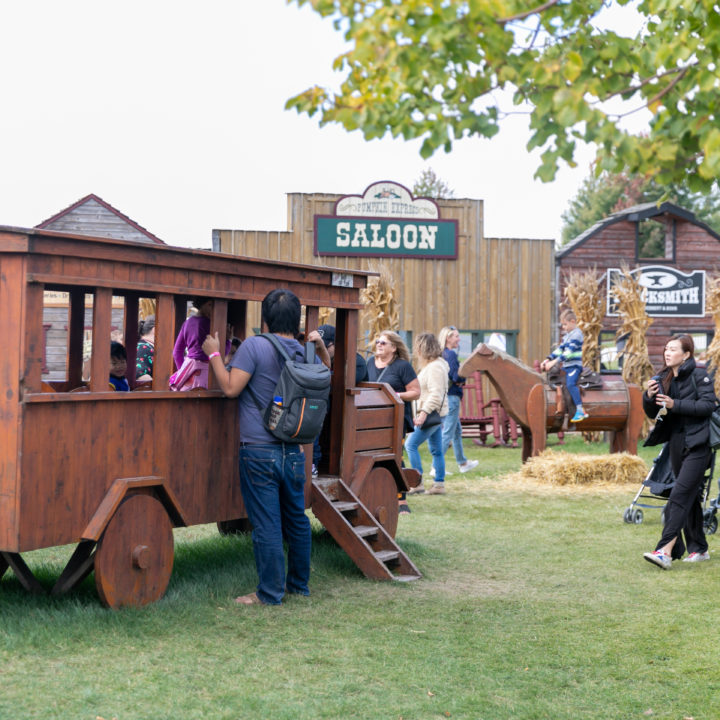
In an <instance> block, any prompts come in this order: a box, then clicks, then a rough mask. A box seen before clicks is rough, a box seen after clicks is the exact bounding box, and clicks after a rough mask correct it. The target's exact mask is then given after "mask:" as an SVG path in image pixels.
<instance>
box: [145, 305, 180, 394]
mask: <svg viewBox="0 0 720 720" xmlns="http://www.w3.org/2000/svg"><path fill="white" fill-rule="evenodd" d="M182 318H183V320H184V319H185V316H184V315H182ZM177 321H178V317H177V307H176V304H175V300H174V298H173V296H172V295H167V294H166V293H161V294H160V295H158V297H157V308H156V313H155V355H154V356H153V384H152V386H153V390H167V389H168V383H169V380H170V376H171V375H172V374H173V372H174V371H175V367H174V365H173V358H172V351H173V348H174V347H175V337H176V335H177V330H176V326H177Z"/></svg>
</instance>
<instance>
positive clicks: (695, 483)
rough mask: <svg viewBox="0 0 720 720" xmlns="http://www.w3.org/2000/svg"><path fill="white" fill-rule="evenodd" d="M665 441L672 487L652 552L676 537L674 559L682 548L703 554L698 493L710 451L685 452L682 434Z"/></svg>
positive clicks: (700, 495) (701, 489) (702, 448)
mask: <svg viewBox="0 0 720 720" xmlns="http://www.w3.org/2000/svg"><path fill="white" fill-rule="evenodd" d="M669 442H670V464H671V465H672V469H673V473H674V474H675V484H674V485H673V488H672V490H671V491H670V497H669V498H668V501H667V505H666V506H665V526H664V527H663V533H662V537H661V538H660V542H659V543H658V544H657V548H656V549H657V550H659V549H660V548H661V547H664V546H665V545H667V544H668V543H669V542H670V541H671V540H672V539H673V538H675V537H676V538H677V541H676V543H675V546H674V547H673V549H672V558H673V560H677V559H679V558H681V557H682V556H683V555H684V554H685V545H687V551H688V552H689V553H693V552H699V553H704V552H707V549H708V544H707V540H706V539H705V530H704V529H703V509H702V491H703V486H704V484H705V470H706V469H707V467H708V465H709V464H710V448H709V447H708V446H707V445H702V446H700V447H696V448H693V449H692V450H687V449H686V448H685V434H684V433H682V432H680V433H673V434H672V435H671V436H670V441H669ZM681 531H682V532H681ZM683 535H685V541H684V542H683Z"/></svg>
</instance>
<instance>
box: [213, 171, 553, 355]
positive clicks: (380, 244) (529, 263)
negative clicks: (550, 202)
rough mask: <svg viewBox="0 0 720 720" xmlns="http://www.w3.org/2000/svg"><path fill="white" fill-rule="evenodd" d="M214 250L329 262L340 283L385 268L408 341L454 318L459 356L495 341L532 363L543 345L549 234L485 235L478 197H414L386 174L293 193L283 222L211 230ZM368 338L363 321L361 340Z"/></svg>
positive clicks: (362, 343) (548, 304)
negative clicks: (345, 186) (355, 273)
mask: <svg viewBox="0 0 720 720" xmlns="http://www.w3.org/2000/svg"><path fill="white" fill-rule="evenodd" d="M213 250H215V251H217V252H224V253H232V254H235V255H248V256H251V257H261V258H268V259H272V260H287V261H291V262H297V263H303V264H306V265H324V266H331V267H335V268H337V269H338V273H337V275H336V276H335V278H334V282H337V283H342V282H343V273H342V271H343V270H344V269H348V270H350V269H352V270H370V271H378V270H380V269H381V268H383V267H385V268H387V270H388V271H389V272H390V275H391V276H392V278H393V280H394V288H393V291H394V293H395V296H396V298H397V301H398V303H399V319H400V331H401V334H403V335H404V337H405V340H406V342H407V343H408V345H411V343H412V338H413V336H414V335H416V334H417V333H420V332H424V331H429V332H434V333H437V332H438V331H439V330H440V328H441V327H443V326H444V325H454V326H456V327H457V328H458V329H459V330H460V332H461V347H460V354H461V356H467V355H468V354H469V353H470V352H471V350H472V348H473V347H474V346H475V345H476V344H477V343H478V342H481V341H485V342H488V341H491V340H492V342H494V343H495V344H497V345H499V346H501V347H504V348H505V349H506V350H507V351H508V352H510V353H511V354H513V355H515V356H517V357H518V358H520V359H521V360H523V361H524V362H526V363H529V364H531V363H532V361H533V360H535V359H537V358H542V357H544V356H545V355H546V354H547V351H548V344H549V342H550V338H551V335H552V330H553V325H554V322H555V321H554V316H555V314H554V307H553V305H554V298H555V287H554V267H555V252H554V242H553V240H551V239H546V240H537V239H528V238H523V239H521V238H512V239H510V238H488V237H485V233H484V230H483V202H482V200H473V199H452V200H431V199H428V198H414V197H413V196H412V194H411V193H410V191H409V190H408V189H407V188H405V187H403V186H402V185H399V184H398V183H395V182H390V181H385V182H375V183H373V184H371V185H370V186H369V187H367V188H366V189H365V190H364V191H362V192H360V193H358V194H357V195H337V194H325V193H314V194H301V193H291V194H289V195H288V228H287V230H278V231H262V232H261V231H253V230H213ZM253 324H257V325H259V318H256V319H255V320H254V321H253ZM371 340H372V338H370V336H369V331H368V327H367V323H365V324H364V325H363V326H361V337H360V338H359V347H360V348H361V349H362V348H363V347H364V348H369V343H370V341H371Z"/></svg>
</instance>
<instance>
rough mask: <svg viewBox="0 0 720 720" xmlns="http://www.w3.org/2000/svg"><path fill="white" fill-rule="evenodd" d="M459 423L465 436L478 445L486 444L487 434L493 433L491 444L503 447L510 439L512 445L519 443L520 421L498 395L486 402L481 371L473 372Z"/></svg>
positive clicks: (466, 384)
mask: <svg viewBox="0 0 720 720" xmlns="http://www.w3.org/2000/svg"><path fill="white" fill-rule="evenodd" d="M488 408H489V410H488ZM460 424H461V425H462V435H463V437H468V438H472V439H473V442H474V443H475V444H476V445H487V437H488V435H492V436H493V440H494V441H493V443H492V445H489V446H488V447H502V446H505V445H508V441H509V444H510V446H511V447H517V446H518V426H517V423H516V422H515V421H514V420H513V419H512V418H511V417H510V416H509V415H508V414H507V412H505V408H503V406H502V403H501V402H500V399H499V398H492V400H490V401H489V402H485V398H484V396H483V386H482V376H481V374H480V373H479V372H474V373H473V374H472V376H471V377H469V378H468V379H467V382H466V383H465V388H464V391H463V396H462V400H461V401H460Z"/></svg>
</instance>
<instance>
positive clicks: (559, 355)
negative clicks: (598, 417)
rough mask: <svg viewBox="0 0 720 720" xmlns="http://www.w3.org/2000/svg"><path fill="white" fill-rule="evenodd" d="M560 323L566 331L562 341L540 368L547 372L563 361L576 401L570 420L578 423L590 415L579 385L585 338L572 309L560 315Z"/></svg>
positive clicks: (567, 381)
mask: <svg viewBox="0 0 720 720" xmlns="http://www.w3.org/2000/svg"><path fill="white" fill-rule="evenodd" d="M560 325H561V326H562V329H563V332H564V333H565V335H563V339H562V342H561V343H560V345H558V346H557V347H556V348H555V350H553V351H552V352H551V353H550V355H548V356H547V358H545V360H543V361H542V363H541V364H540V369H541V370H544V371H545V372H547V371H548V370H549V369H550V368H551V367H553V366H554V365H556V364H557V363H558V362H561V363H562V368H563V370H565V377H566V383H567V389H568V391H569V392H570V397H572V399H573V402H574V403H575V415H573V417H572V420H570V422H574V423H577V422H581V421H582V420H584V419H585V418H586V417H588V414H587V413H586V412H585V410H584V409H583V405H582V397H581V396H580V388H578V386H577V381H578V378H579V377H580V373H581V372H582V346H583V341H584V339H585V338H584V337H583V334H582V330H580V328H579V327H578V326H577V318H576V317H575V313H574V312H572V310H565V312H564V313H563V314H562V315H561V316H560Z"/></svg>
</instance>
